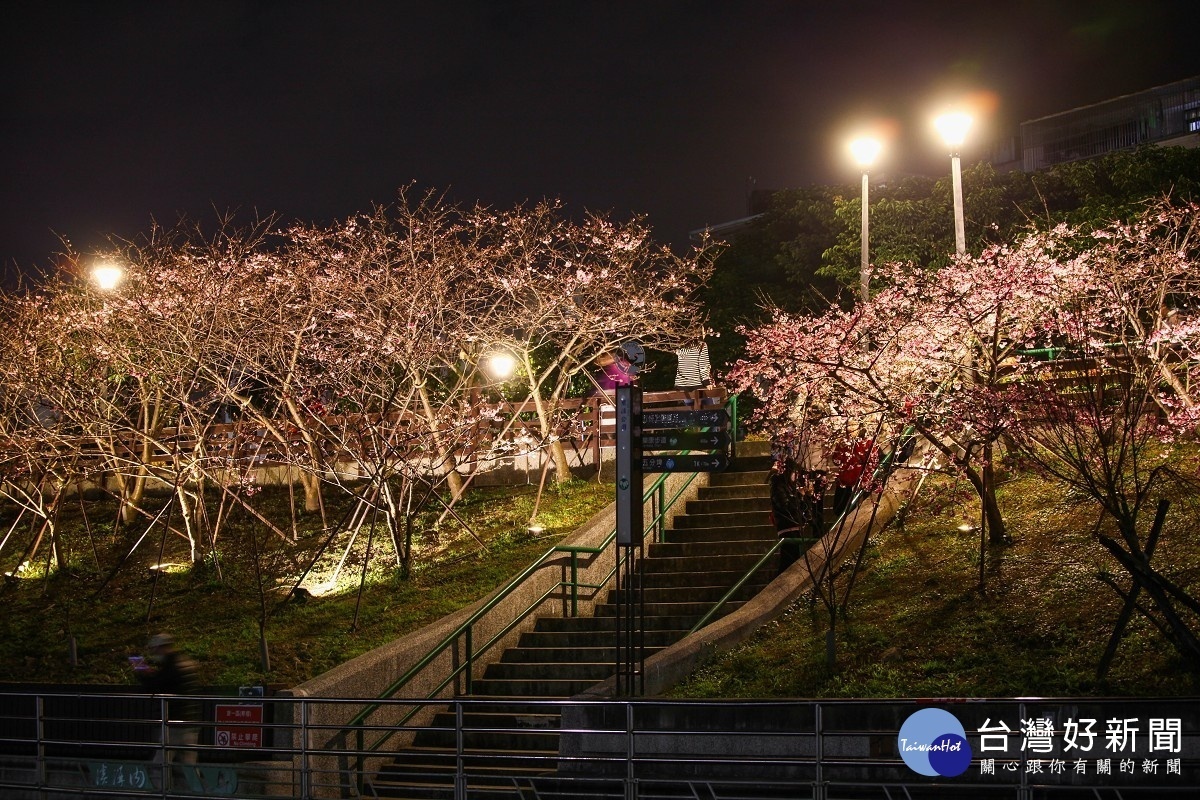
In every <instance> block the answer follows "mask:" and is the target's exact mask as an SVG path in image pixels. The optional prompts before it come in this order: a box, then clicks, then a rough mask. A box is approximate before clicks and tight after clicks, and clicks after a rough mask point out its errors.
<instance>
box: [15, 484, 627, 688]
mask: <svg viewBox="0 0 1200 800" xmlns="http://www.w3.org/2000/svg"><path fill="white" fill-rule="evenodd" d="M536 488H537V487H536V486H514V487H504V488H496V489H480V490H473V491H471V492H470V493H469V495H468V496H467V497H465V498H464V500H463V501H462V502H460V503H459V504H458V505H457V506H456V512H457V513H458V514H459V515H460V516H461V517H462V518H463V519H464V520H465V521H466V522H467V523H468V524H469V525H470V527H471V529H472V531H473V534H474V535H471V533H468V532H467V531H466V530H465V529H464V528H463V527H462V526H460V525H458V524H457V523H456V522H454V521H453V520H443V522H442V524H441V525H440V526H438V527H437V528H435V527H434V526H433V523H432V521H433V519H435V518H436V516H437V515H436V514H431V515H429V518H428V519H425V520H423V521H422V532H421V534H420V536H419V537H418V541H417V546H416V547H415V548H414V549H415V551H416V553H417V555H416V556H415V558H414V562H413V563H414V566H413V573H412V575H411V577H410V578H409V579H407V580H402V579H400V578H399V577H398V575H399V572H398V569H397V567H396V555H395V551H394V549H393V548H392V545H391V542H390V537H387V536H384V535H377V536H376V538H375V540H374V541H373V543H372V552H371V556H370V559H369V560H368V559H366V552H367V550H366V542H365V539H366V533H365V531H364V532H362V533H360V534H359V536H358V537H357V540H356V541H354V542H350V540H349V534H342V535H341V537H339V538H338V539H335V540H334V541H333V542H332V543H331V546H330V547H329V548H328V549H327V551H326V553H325V555H324V556H323V557H322V558H321V559H319V561H318V572H319V574H321V575H322V576H329V575H331V574H332V573H333V572H334V570H335V569H336V568H337V565H338V563H339V562H342V561H343V559H344V563H342V569H341V576H340V578H341V579H340V581H339V584H338V585H339V587H340V588H339V589H338V590H337V591H333V592H330V593H327V594H323V595H321V596H314V597H311V598H309V599H307V600H306V601H305V602H296V601H294V600H292V601H284V599H285V598H286V596H287V590H288V589H290V588H291V586H292V585H294V582H295V580H296V578H297V577H298V576H299V575H300V573H301V572H302V571H303V569H304V567H305V566H307V564H308V563H309V562H310V561H311V560H312V558H313V556H314V554H315V553H316V551H317V550H318V549H319V548H320V546H321V545H322V544H323V543H324V542H325V540H326V539H327V538H328V537H327V536H326V535H325V534H323V533H321V532H320V530H319V521H317V520H314V519H311V518H310V519H307V520H306V521H305V524H306V526H307V529H304V528H302V529H301V532H300V534H301V535H300V536H299V538H298V541H297V542H296V543H294V544H289V543H285V542H283V541H282V540H280V539H279V538H278V537H277V536H275V535H274V534H267V533H264V531H263V528H262V526H261V525H257V524H255V522H254V520H253V519H252V518H250V517H248V516H247V517H246V518H245V519H242V520H241V521H240V522H239V521H236V520H235V522H234V524H232V525H231V526H230V527H228V528H227V529H226V533H225V538H224V539H223V541H222V543H221V545H220V546H219V549H218V553H219V555H220V558H219V561H220V565H221V573H220V574H221V577H220V578H218V575H217V570H216V569H214V566H213V563H212V561H213V560H212V559H211V558H207V557H206V559H205V561H204V563H202V564H199V565H196V566H194V567H190V568H189V567H187V566H184V565H180V566H178V567H174V568H171V569H169V570H158V571H157V572H158V573H159V574H158V575H157V578H156V576H155V572H156V571H152V570H150V569H149V566H150V565H151V564H154V563H158V558H159V550H158V547H159V542H158V539H159V537H160V534H158V533H155V534H153V538H152V539H151V541H149V543H146V542H143V544H142V545H140V546H139V548H138V549H137V550H136V551H135V555H134V557H132V558H131V559H129V561H128V562H127V563H126V564H125V565H124V566H122V567H121V569H120V570H119V571H118V572H116V575H115V577H114V578H113V579H112V580H111V581H109V582H108V583H107V584H105V578H106V577H107V576H108V574H109V573H110V572H111V566H110V564H109V563H108V562H107V561H103V555H101V559H102V566H101V564H98V563H97V562H96V559H95V558H94V556H93V554H92V552H91V551H90V550H89V549H88V548H87V547H86V546H85V545H83V544H80V543H79V542H80V541H81V540H83V537H82V535H81V534H80V532H79V531H72V532H71V533H70V534H67V535H64V543H68V542H75V543H76V546H75V547H74V548H72V553H71V556H72V558H71V564H72V568H71V569H70V570H69V571H66V572H53V573H51V574H50V575H49V576H48V577H47V576H46V575H45V570H44V564H41V565H40V566H39V565H34V568H32V569H29V570H27V571H26V572H25V573H22V574H23V575H26V576H28V577H23V578H21V579H14V578H8V579H7V580H5V582H4V583H3V585H0V681H35V682H42V681H46V682H70V683H88V684H92V683H95V684H114V683H131V682H132V675H131V673H130V671H129V668H128V666H127V661H126V657H127V656H128V655H129V654H131V653H138V652H141V650H142V648H143V646H144V644H145V642H146V640H147V639H148V638H149V636H151V635H152V634H154V633H155V632H158V631H160V630H161V631H168V632H170V633H172V634H174V636H175V637H176V639H177V640H178V641H179V644H180V646H181V647H182V648H184V649H186V650H187V651H188V652H189V653H191V654H192V655H193V656H194V657H195V658H196V660H197V662H198V663H199V666H200V672H201V679H202V682H203V683H204V684H206V685H211V686H238V685H251V684H258V683H266V684H269V685H283V686H292V685H296V684H298V683H301V682H303V681H305V680H307V679H309V678H311V677H313V676H315V675H318V674H320V673H322V672H324V671H326V670H328V669H330V668H332V667H334V666H336V665H337V664H339V663H341V662H343V661H345V660H347V659H349V658H353V657H354V656H356V655H359V654H361V653H364V652H367V651H368V650H371V649H373V648H375V647H378V646H379V645H381V644H384V643H385V642H388V641H391V640H393V639H395V638H398V637H400V636H402V635H404V634H406V633H408V632H410V631H413V630H416V629H417V628H420V627H422V626H423V625H426V624H428V623H430V622H432V621H434V620H437V619H438V618H440V617H442V616H445V615H446V614H449V613H451V612H453V611H456V610H458V609H459V608H462V607H463V606H466V605H469V604H470V603H472V602H474V601H475V600H478V599H479V598H481V597H483V596H485V595H486V594H488V593H489V592H491V591H492V590H493V589H495V588H496V587H498V586H500V585H501V584H503V583H504V582H505V581H506V580H508V579H509V578H510V577H511V576H513V575H516V574H517V573H518V572H520V571H521V570H522V569H524V568H525V567H526V566H528V565H529V564H530V563H532V562H533V561H534V560H535V559H536V558H538V557H539V556H540V555H541V554H542V553H544V552H546V550H548V549H549V548H550V547H552V546H553V545H554V544H555V543H557V542H558V540H560V539H561V538H563V537H564V536H566V535H567V534H569V533H570V532H572V531H573V530H574V529H575V528H576V527H577V526H578V525H580V524H581V523H583V522H584V521H586V520H587V519H588V518H589V517H590V516H592V514H594V513H595V512H596V511H598V510H600V509H601V508H603V507H604V506H606V505H607V504H608V503H610V502H611V501H612V499H613V488H612V486H611V484H602V483H597V482H596V481H572V482H570V483H568V484H565V485H564V486H562V487H549V488H548V489H547V492H546V495H545V496H544V497H543V500H542V503H541V507H540V508H539V510H538V521H539V523H540V524H541V525H542V526H544V528H545V530H544V531H542V532H539V533H537V534H531V533H529V532H528V531H527V530H526V526H527V524H528V521H529V519H530V517H531V514H532V511H533V502H534V495H535V491H536ZM265 491H279V490H265ZM280 494H281V495H282V497H280V498H279V499H278V502H280V503H287V502H288V499H287V493H286V491H282V492H280ZM268 500H270V498H268ZM330 511H331V514H330V517H331V519H336V518H337V515H338V514H340V513H341V512H342V511H343V509H338V508H332V509H330ZM111 516H112V515H111V513H109V514H107V515H106V514H104V513H96V514H94V515H93V517H94V518H95V519H101V518H111ZM68 523H69V521H68ZM380 527H382V526H380ZM108 530H111V525H100V524H94V531H93V534H94V535H95V536H96V537H97V539H98V540H99V541H100V543H101V545H113V543H112V542H110V541H107V540H106V539H105V536H106V531H108ZM252 533H257V536H258V539H257V541H258V546H260V547H264V548H265V550H264V551H263V555H262V557H261V558H260V559H259V563H260V565H262V567H263V568H265V569H266V570H267V571H268V573H269V574H268V575H267V576H266V579H265V580H264V581H263V584H264V585H266V586H269V587H271V589H272V590H271V591H269V592H267V594H266V602H267V605H268V607H269V608H270V609H272V611H273V613H272V614H271V615H270V617H269V619H268V622H267V627H266V631H267V640H268V642H269V652H270V667H271V669H270V671H269V672H263V670H262V669H261V658H260V648H259V628H258V621H259V617H260V609H261V605H260V601H261V595H260V592H259V588H258V587H259V582H258V580H257V579H256V577H255V571H254V559H253V558H252V557H251V553H252V551H253V547H252V546H251V545H250V544H249V537H250V535H251V534H252ZM130 535H131V536H132V535H134V534H130ZM475 537H478V540H482V542H483V544H481V543H480V541H478V540H477V539H476V538H475ZM170 538H171V540H172V541H169V542H168V553H167V555H168V557H167V559H164V560H170V561H176V562H178V561H181V560H182V561H186V560H187V558H186V551H184V552H182V553H181V552H180V551H179V548H180V543H179V541H175V540H176V539H177V537H170ZM121 544H122V545H123V544H124V542H122V543H121ZM172 548H173V550H172ZM125 551H126V550H125V548H124V547H116V546H111V547H107V548H105V549H102V550H101V553H102V554H103V553H104V552H125ZM364 561H368V567H367V570H366V573H367V576H366V581H365V584H364V585H363V589H362V593H361V600H360V597H359V578H360V576H361V575H362V572H363V563H364ZM5 569H8V567H5ZM276 587H278V588H276ZM356 611H357V615H356ZM356 616H357V622H356ZM71 636H74V637H75V640H76V643H77V666H74V667H72V666H71V664H70V661H69V638H70V637H71Z"/></svg>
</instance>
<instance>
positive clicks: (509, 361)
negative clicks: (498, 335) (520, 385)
mask: <svg viewBox="0 0 1200 800" xmlns="http://www.w3.org/2000/svg"><path fill="white" fill-rule="evenodd" d="M484 368H485V369H486V370H487V372H488V374H489V375H491V376H492V378H494V379H495V380H498V381H501V382H503V381H507V380H508V379H509V378H511V377H512V376H513V373H514V372H516V370H517V359H516V358H515V357H514V356H513V354H512V353H509V352H507V351H505V350H492V351H490V352H488V353H487V354H486V355H485V356H484Z"/></svg>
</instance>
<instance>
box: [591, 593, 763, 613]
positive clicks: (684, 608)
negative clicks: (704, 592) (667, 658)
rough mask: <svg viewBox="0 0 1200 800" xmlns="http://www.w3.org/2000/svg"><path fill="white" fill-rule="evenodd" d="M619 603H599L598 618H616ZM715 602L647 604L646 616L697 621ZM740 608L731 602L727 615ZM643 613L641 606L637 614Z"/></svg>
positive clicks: (739, 604)
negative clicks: (686, 618) (693, 619)
mask: <svg viewBox="0 0 1200 800" xmlns="http://www.w3.org/2000/svg"><path fill="white" fill-rule="evenodd" d="M725 591H728V590H723V591H722V592H721V595H724V593H725ZM614 594H615V592H614ZM622 596H623V595H622ZM719 598H720V595H718V598H717V599H719ZM619 601H620V598H617V599H616V601H610V602H607V603H597V604H596V606H595V612H596V616H597V617H612V616H616V614H617V610H618V608H621V609H622V610H623V607H622V606H620V605H618V604H619ZM714 602H715V601H714ZM714 602H708V603H706V602H704V601H696V602H679V603H651V602H646V603H645V614H646V616H647V617H667V616H669V617H695V618H696V619H699V618H700V617H703V616H704V615H705V614H707V613H708V612H709V611H711V610H712V607H713V605H714ZM740 606H741V603H734V602H732V601H731V602H730V603H727V604H726V613H728V612H729V611H731V610H732V609H733V608H735V607H740ZM641 611H642V606H641V604H639V605H638V606H637V608H636V613H641Z"/></svg>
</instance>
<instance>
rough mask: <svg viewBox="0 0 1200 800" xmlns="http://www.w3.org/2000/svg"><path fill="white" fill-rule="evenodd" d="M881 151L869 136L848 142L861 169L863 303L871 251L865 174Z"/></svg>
mask: <svg viewBox="0 0 1200 800" xmlns="http://www.w3.org/2000/svg"><path fill="white" fill-rule="evenodd" d="M882 149H883V145H882V144H881V143H880V141H879V140H878V139H874V138H871V137H870V136H860V137H858V138H857V139H854V140H853V141H851V142H850V154H851V155H853V156H854V161H855V162H856V163H857V164H858V165H859V166H860V167H861V168H862V259H861V262H860V264H859V268H858V282H859V291H860V293H861V295H862V300H863V302H864V303H865V302H867V301H868V300H870V299H871V286H870V277H869V275H868V273H869V270H870V266H871V250H870V245H869V241H870V236H869V234H868V216H869V215H868V213H867V198H868V190H867V186H868V183H869V181H868V179H867V173H868V172H869V170H870V168H871V165H872V164H874V163H875V159H876V158H878V157H879V151H880V150H882Z"/></svg>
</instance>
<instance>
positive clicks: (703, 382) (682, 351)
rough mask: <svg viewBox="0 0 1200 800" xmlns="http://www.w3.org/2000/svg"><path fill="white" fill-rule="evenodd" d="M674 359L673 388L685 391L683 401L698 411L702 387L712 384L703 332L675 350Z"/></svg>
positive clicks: (710, 368)
mask: <svg viewBox="0 0 1200 800" xmlns="http://www.w3.org/2000/svg"><path fill="white" fill-rule="evenodd" d="M675 359H676V366H675V388H676V389H682V390H683V391H685V392H686V393H687V395H688V398H687V400H685V401H684V402H685V403H687V404H688V405H690V406H692V407H693V408H694V409H696V410H697V411H699V410H700V403H701V400H702V398H703V393H704V389H705V387H707V386H709V385H710V384H712V362H711V361H710V360H709V356H708V342H706V341H704V334H703V332H701V333H700V334H699V335H698V336H697V337H696V338H695V339H693V340H692V341H690V342H688V343H687V344H685V345H684V346H683V347H680V348H679V349H678V350H676V351H675Z"/></svg>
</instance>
